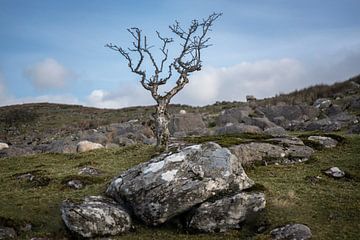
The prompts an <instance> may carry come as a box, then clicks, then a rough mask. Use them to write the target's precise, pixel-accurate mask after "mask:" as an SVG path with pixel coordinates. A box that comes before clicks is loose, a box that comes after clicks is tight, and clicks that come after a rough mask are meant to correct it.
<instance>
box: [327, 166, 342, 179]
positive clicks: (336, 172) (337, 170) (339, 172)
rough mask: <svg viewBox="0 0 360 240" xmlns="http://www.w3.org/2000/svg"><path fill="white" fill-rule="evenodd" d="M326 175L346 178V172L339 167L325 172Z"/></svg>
mask: <svg viewBox="0 0 360 240" xmlns="http://www.w3.org/2000/svg"><path fill="white" fill-rule="evenodd" d="M325 174H326V175H328V176H330V177H333V178H343V177H345V172H344V171H342V170H340V168H338V167H331V168H329V169H328V170H326V171H325Z"/></svg>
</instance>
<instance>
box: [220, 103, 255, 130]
mask: <svg viewBox="0 0 360 240" xmlns="http://www.w3.org/2000/svg"><path fill="white" fill-rule="evenodd" d="M252 112H253V110H252V109H251V108H250V107H242V108H232V109H226V110H224V111H222V112H221V113H220V115H219V117H218V118H217V120H216V125H217V126H225V125H226V124H228V123H233V124H236V123H244V122H245V121H248V120H249V115H250V114H251V113H252Z"/></svg>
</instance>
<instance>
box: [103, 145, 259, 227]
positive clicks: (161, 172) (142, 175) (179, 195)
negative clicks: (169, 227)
mask: <svg viewBox="0 0 360 240" xmlns="http://www.w3.org/2000/svg"><path fill="white" fill-rule="evenodd" d="M253 184H254V182H253V181H252V180H251V179H249V178H248V177H247V175H246V173H245V171H244V170H243V168H242V166H241V164H240V162H239V161H238V159H237V158H236V157H235V156H234V155H233V154H231V152H230V151H229V150H228V149H226V148H222V147H220V146H219V145H218V144H216V143H206V144H202V145H194V146H189V147H186V148H184V149H182V150H180V151H179V152H177V153H172V154H168V155H165V154H163V155H160V156H158V157H155V158H154V159H152V160H151V161H149V162H146V163H142V164H140V165H137V166H135V167H133V168H131V169H129V170H127V171H126V172H124V173H122V174H121V175H119V176H118V177H116V178H115V179H114V180H113V181H112V182H111V184H110V186H109V187H108V189H107V191H106V193H107V195H108V196H111V197H112V198H114V199H116V200H117V201H119V202H122V201H125V202H126V203H127V204H128V205H129V206H131V208H132V210H133V212H134V214H135V215H136V216H137V217H139V218H140V219H142V220H143V221H144V222H145V223H147V224H149V225H159V224H161V223H164V222H166V221H167V220H168V219H170V218H172V217H174V216H176V215H178V214H180V213H183V212H185V211H187V210H189V209H190V208H192V207H193V206H195V205H196V204H199V203H202V202H204V201H206V200H207V199H209V198H210V197H213V196H215V195H217V194H219V193H223V192H229V191H234V192H239V191H241V190H243V189H246V188H249V187H251V186H252V185H253Z"/></svg>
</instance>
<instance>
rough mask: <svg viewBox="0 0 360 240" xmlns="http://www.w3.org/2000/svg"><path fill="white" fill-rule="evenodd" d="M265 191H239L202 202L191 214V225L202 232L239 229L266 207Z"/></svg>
mask: <svg viewBox="0 0 360 240" xmlns="http://www.w3.org/2000/svg"><path fill="white" fill-rule="evenodd" d="M265 203H266V201H265V195H264V194H263V193H247V192H242V193H238V194H236V195H234V196H231V197H224V198H222V199H220V200H217V201H214V202H205V203H203V204H201V205H200V206H199V207H198V208H197V209H196V210H195V211H194V212H193V213H192V216H191V220H190V221H189V227H190V228H192V229H195V230H197V231H201V232H225V231H226V230H229V229H238V228H240V224H241V223H242V222H243V221H244V220H245V219H246V218H247V217H248V216H249V215H253V214H256V213H257V212H259V211H260V210H262V209H264V208H265Z"/></svg>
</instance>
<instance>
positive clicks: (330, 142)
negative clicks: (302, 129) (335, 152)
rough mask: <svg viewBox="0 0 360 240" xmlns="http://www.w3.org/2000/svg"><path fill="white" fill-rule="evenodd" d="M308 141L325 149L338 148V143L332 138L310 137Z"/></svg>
mask: <svg viewBox="0 0 360 240" xmlns="http://www.w3.org/2000/svg"><path fill="white" fill-rule="evenodd" d="M308 140H309V141H311V142H314V143H317V144H320V145H321V146H322V147H324V148H333V147H336V145H337V144H338V142H337V141H336V140H335V139H332V138H331V137H323V136H310V137H308Z"/></svg>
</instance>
